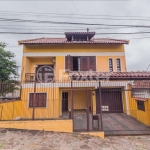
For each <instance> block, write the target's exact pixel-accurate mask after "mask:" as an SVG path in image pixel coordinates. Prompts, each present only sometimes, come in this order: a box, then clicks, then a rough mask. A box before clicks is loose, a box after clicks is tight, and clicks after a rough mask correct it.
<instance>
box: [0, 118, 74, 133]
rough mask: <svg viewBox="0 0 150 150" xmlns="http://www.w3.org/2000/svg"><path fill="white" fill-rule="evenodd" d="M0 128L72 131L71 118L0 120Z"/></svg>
mask: <svg viewBox="0 0 150 150" xmlns="http://www.w3.org/2000/svg"><path fill="white" fill-rule="evenodd" d="M0 128H15V129H26V130H45V131H58V132H73V123H72V120H43V121H42V120H40V121H37V120H36V121H0Z"/></svg>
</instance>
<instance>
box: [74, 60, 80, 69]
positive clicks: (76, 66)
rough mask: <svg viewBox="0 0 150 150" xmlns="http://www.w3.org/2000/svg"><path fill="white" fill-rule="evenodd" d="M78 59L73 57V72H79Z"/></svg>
mask: <svg viewBox="0 0 150 150" xmlns="http://www.w3.org/2000/svg"><path fill="white" fill-rule="evenodd" d="M79 59H80V58H78V57H73V71H79V68H80V66H79V65H80V64H79Z"/></svg>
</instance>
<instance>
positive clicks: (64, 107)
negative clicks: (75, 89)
mask: <svg viewBox="0 0 150 150" xmlns="http://www.w3.org/2000/svg"><path fill="white" fill-rule="evenodd" d="M67 110H68V92H62V111H67Z"/></svg>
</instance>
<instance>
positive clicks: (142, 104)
mask: <svg viewBox="0 0 150 150" xmlns="http://www.w3.org/2000/svg"><path fill="white" fill-rule="evenodd" d="M137 109H138V110H142V111H145V105H144V102H143V101H139V100H137Z"/></svg>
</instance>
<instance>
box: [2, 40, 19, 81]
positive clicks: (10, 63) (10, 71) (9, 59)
mask: <svg viewBox="0 0 150 150" xmlns="http://www.w3.org/2000/svg"><path fill="white" fill-rule="evenodd" d="M6 46H7V44H6V43H3V42H0V82H3V81H10V80H11V78H12V77H18V72H17V69H18V67H17V64H16V61H15V60H14V57H15V55H14V53H12V52H10V51H6V50H5V47H6Z"/></svg>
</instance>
